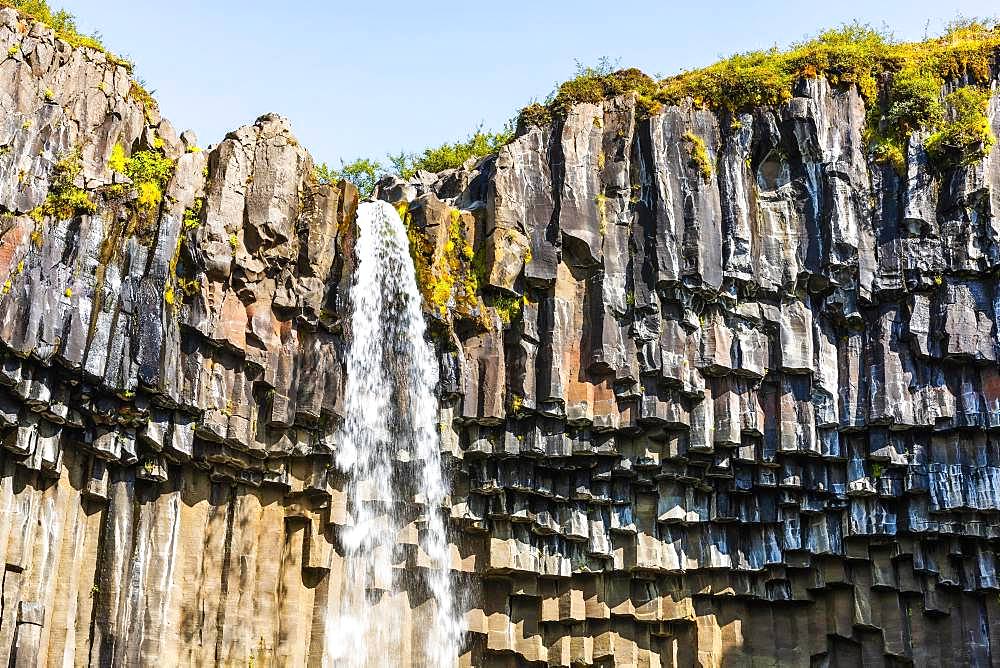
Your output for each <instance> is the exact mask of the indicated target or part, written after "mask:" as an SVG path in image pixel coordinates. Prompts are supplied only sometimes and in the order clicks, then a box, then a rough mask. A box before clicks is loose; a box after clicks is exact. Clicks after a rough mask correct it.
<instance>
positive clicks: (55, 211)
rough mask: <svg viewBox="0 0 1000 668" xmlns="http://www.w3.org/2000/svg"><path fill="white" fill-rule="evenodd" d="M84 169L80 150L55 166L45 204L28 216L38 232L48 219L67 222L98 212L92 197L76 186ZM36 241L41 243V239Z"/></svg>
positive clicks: (61, 159)
mask: <svg viewBox="0 0 1000 668" xmlns="http://www.w3.org/2000/svg"><path fill="white" fill-rule="evenodd" d="M82 169H83V165H82V163H81V155H80V149H79V148H77V149H74V150H72V151H70V152H69V153H66V154H65V155H63V156H62V157H61V158H60V159H59V161H58V162H56V164H55V165H54V166H53V168H52V178H51V185H50V187H49V192H48V194H47V195H46V197H45V202H43V203H42V205H41V206H40V207H38V208H36V209H34V210H32V211H30V212H29V214H28V215H30V216H31V217H32V219H33V220H34V221H35V223H36V231H37V232H39V233H40V227H39V226H40V224H41V222H42V221H43V220H44V219H45V218H46V217H51V218H58V219H60V220H67V219H69V218H73V217H74V216H77V215H81V214H88V213H94V212H95V211H96V210H97V205H96V204H94V201H93V200H92V199H91V198H90V195H89V194H88V193H87V192H86V191H85V190H83V189H82V188H78V187H77V186H76V185H75V184H74V182H75V181H76V179H77V177H78V176H79V175H80V172H81V171H82ZM35 241H36V242H40V241H41V239H40V238H38V239H35Z"/></svg>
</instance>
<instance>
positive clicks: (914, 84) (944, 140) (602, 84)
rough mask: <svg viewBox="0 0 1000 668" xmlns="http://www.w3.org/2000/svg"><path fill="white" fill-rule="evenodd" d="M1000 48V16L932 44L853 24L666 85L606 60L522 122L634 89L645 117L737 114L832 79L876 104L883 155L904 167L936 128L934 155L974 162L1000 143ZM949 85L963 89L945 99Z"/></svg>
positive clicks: (969, 22)
mask: <svg viewBox="0 0 1000 668" xmlns="http://www.w3.org/2000/svg"><path fill="white" fill-rule="evenodd" d="M998 50H1000V25H998V23H997V21H995V20H976V19H963V20H959V21H956V22H954V23H952V24H951V25H949V26H948V28H947V29H946V30H945V32H944V34H943V35H941V36H940V37H936V38H932V39H928V40H925V41H922V42H897V41H894V40H893V39H892V37H891V35H888V34H886V33H884V32H881V31H878V30H875V29H873V28H871V27H869V26H864V25H858V24H854V25H848V26H844V27H842V28H838V29H835V30H827V31H824V32H822V33H820V34H819V35H817V36H816V37H814V38H813V39H810V40H807V41H805V42H802V43H799V44H795V45H793V46H792V47H791V48H790V49H788V50H786V51H780V50H778V49H769V50H767V51H754V52H750V53H742V54H737V55H735V56H732V57H730V58H727V59H725V60H722V61H720V62H718V63H715V64H714V65H709V66H708V67H705V68H702V69H698V70H692V71H689V72H682V73H680V74H677V75H675V76H672V77H668V78H666V79H662V80H660V81H654V80H653V79H652V78H650V77H648V76H647V75H645V74H643V73H642V72H640V71H639V70H636V69H627V70H617V71H611V69H610V68H608V67H607V64H606V63H604V64H603V66H600V67H597V68H582V69H580V71H579V72H578V73H577V76H576V77H574V78H573V79H570V80H569V81H567V82H565V83H563V84H561V85H560V86H559V87H558V88H557V89H556V90H555V91H554V92H553V94H552V95H550V96H549V98H548V99H547V100H546V102H545V104H539V103H535V104H531V105H528V106H527V107H525V108H524V109H522V110H521V113H520V115H519V120H518V125H519V127H520V128H522V129H523V128H525V127H528V126H531V125H539V126H544V125H546V124H548V123H549V122H551V121H552V120H553V118H556V117H559V116H562V115H565V113H566V112H567V111H568V109H569V108H570V107H571V106H573V105H574V104H577V103H580V102H600V101H601V100H604V99H607V98H611V97H615V96H618V95H622V94H625V93H634V94H635V96H636V101H637V106H638V112H639V114H640V115H642V116H650V115H653V114H656V113H658V112H659V111H660V109H661V106H662V105H663V104H668V105H677V104H682V103H683V102H685V101H686V100H690V102H691V103H692V104H693V105H694V106H695V107H697V108H705V109H712V110H716V111H724V112H729V113H732V114H735V113H737V112H741V111H748V110H750V109H753V108H755V107H760V106H769V105H777V104H780V103H782V102H784V101H786V100H788V99H789V98H791V97H792V88H793V86H794V85H795V82H796V81H799V80H801V79H808V78H814V77H819V76H823V77H826V79H827V80H828V81H829V82H830V83H831V84H833V85H834V86H841V87H843V86H851V85H853V86H857V89H858V92H859V93H860V95H861V97H862V98H863V99H864V101H865V104H866V106H867V108H868V118H867V119H866V139H867V141H868V144H869V147H870V149H871V152H872V155H873V156H874V157H875V158H876V159H877V160H881V161H884V162H888V163H891V164H893V165H894V166H895V167H896V168H897V169H898V170H900V171H901V170H902V169H903V167H904V164H905V152H906V146H907V143H908V142H909V139H910V137H911V135H912V134H913V133H914V132H915V131H917V130H926V131H929V132H931V135H930V137H928V138H927V139H926V140H925V142H924V146H925V148H926V149H927V151H928V153H929V154H930V156H931V158H932V160H933V161H935V162H936V163H938V164H939V165H947V164H954V163H970V162H974V161H976V160H979V159H981V158H982V157H984V156H985V155H986V154H987V152H988V151H989V149H990V147H991V146H992V145H993V143H994V141H995V138H994V137H993V135H992V133H991V132H990V128H989V123H988V120H987V117H986V111H987V105H988V103H989V85H990V80H991V79H992V77H993V75H994V72H995V70H996V67H997V54H998ZM949 83H950V84H954V85H956V86H957V87H958V88H957V90H955V91H954V92H952V93H950V94H948V95H947V96H946V97H944V98H942V91H943V89H944V87H945V86H946V85H947V84H949Z"/></svg>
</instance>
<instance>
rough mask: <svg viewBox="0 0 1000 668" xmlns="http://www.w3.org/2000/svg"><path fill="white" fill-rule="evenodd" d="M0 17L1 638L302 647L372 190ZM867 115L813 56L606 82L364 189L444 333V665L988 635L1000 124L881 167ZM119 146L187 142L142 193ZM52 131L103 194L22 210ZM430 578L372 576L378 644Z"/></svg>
mask: <svg viewBox="0 0 1000 668" xmlns="http://www.w3.org/2000/svg"><path fill="white" fill-rule="evenodd" d="M0 49H3V52H5V53H7V54H8V56H7V57H6V59H5V60H3V61H2V62H0V146H2V148H0V207H2V211H3V212H4V214H3V216H2V217H0V223H2V224H0V282H2V283H3V289H2V294H0V385H2V388H0V427H2V430H0V438H2V444H3V450H2V453H0V470H2V473H0V555H2V557H3V562H2V563H3V565H4V571H3V576H2V605H0V654H2V655H4V656H7V657H8V658H9V662H10V663H11V664H12V665H17V666H28V665H57V664H58V665H98V666H104V665H156V664H161V665H237V664H247V665H256V666H262V665H282V666H284V665H320V664H322V662H323V656H324V643H325V627H324V620H325V617H326V610H327V609H328V607H329V606H330V605H331V601H333V600H335V598H336V597H337V596H338V591H339V583H340V582H341V581H342V570H343V561H342V558H341V548H340V545H339V536H340V531H341V529H342V527H344V526H346V525H348V524H349V523H350V522H351V518H350V517H348V516H347V513H346V510H345V509H346V507H347V504H346V499H345V497H344V489H345V488H346V485H345V480H344V478H343V474H342V473H341V472H339V471H338V470H337V469H336V468H335V467H334V466H333V461H334V459H333V454H334V453H335V452H336V448H337V434H338V433H337V430H338V426H339V425H340V423H341V421H342V418H343V414H342V398H343V385H344V381H345V378H344V370H343V362H344V346H345V344H346V341H347V337H348V336H349V333H345V332H344V328H343V326H344V324H345V323H346V322H347V320H348V316H349V314H350V309H351V305H350V303H349V299H348V286H349V284H350V280H351V277H352V267H353V262H354V259H353V252H352V251H353V238H354V229H355V228H354V222H355V211H356V206H357V202H358V193H357V191H356V190H355V189H354V188H353V186H351V185H349V184H346V183H341V184H339V185H319V184H317V183H316V182H315V179H314V177H313V175H312V174H313V168H312V162H311V159H310V157H309V156H308V154H307V153H306V151H305V150H304V149H303V148H302V147H300V146H299V145H298V143H297V142H296V141H295V139H294V138H293V136H292V135H291V133H290V131H289V128H288V125H287V122H286V121H284V120H283V119H281V118H280V117H277V116H273V115H268V116H264V117H261V118H260V119H258V121H257V122H256V123H255V124H253V125H252V126H247V127H243V128H240V129H239V130H237V131H235V132H233V133H231V134H229V135H228V136H227V137H226V138H225V139H224V140H223V141H222V142H221V143H220V144H218V145H217V146H214V147H212V148H211V149H209V150H206V151H200V150H197V147H196V146H195V142H194V139H193V137H191V136H190V135H189V134H182V135H180V136H178V134H177V133H176V132H175V131H174V130H173V129H172V127H171V126H170V125H169V123H168V122H167V121H166V120H163V119H161V118H160V117H159V114H158V113H157V112H156V110H155V107H151V106H150V105H149V104H148V103H144V101H143V100H142V98H141V96H139V95H136V93H135V90H134V88H133V85H132V83H131V81H130V79H129V76H128V72H127V71H125V69H124V68H123V67H122V66H120V65H118V64H116V63H115V62H112V61H108V60H107V59H106V58H104V57H103V56H102V55H101V54H98V53H96V52H93V51H89V50H85V49H77V50H73V49H71V48H70V47H69V45H68V44H66V43H64V42H62V41H60V40H58V39H56V38H55V37H54V36H53V34H52V33H51V31H50V30H48V29H47V28H45V27H44V26H42V25H40V24H34V25H32V24H30V23H26V22H25V21H23V20H22V19H20V18H19V17H18V16H17V14H16V13H14V12H13V11H12V10H3V11H0ZM998 100H1000V98H998V97H996V96H995V97H994V98H993V101H992V103H991V108H990V119H991V122H992V124H993V128H994V134H1000V101H998ZM864 122H865V108H864V104H863V102H862V100H861V98H860V97H859V96H858V94H857V92H856V90H855V89H854V88H851V87H849V88H833V87H831V86H830V85H828V84H827V82H826V81H825V80H824V79H811V80H805V81H803V82H800V84H799V85H798V87H797V89H796V91H795V96H794V97H793V98H792V99H791V100H789V101H788V102H787V103H785V104H783V105H781V106H780V107H777V108H760V109H758V110H755V111H754V112H753V113H747V114H744V115H741V116H739V117H736V118H731V117H728V116H727V117H726V118H722V117H720V116H717V115H715V114H713V113H711V112H709V111H705V110H700V109H694V108H691V107H671V108H668V109H665V110H663V111H662V112H661V113H659V114H657V115H655V116H653V117H652V118H639V117H638V116H637V113H636V107H635V103H634V100H633V99H632V98H631V97H629V96H625V97H621V98H616V99H612V100H608V101H605V102H603V103H599V104H581V105H578V106H576V107H575V108H573V109H572V110H571V111H570V113H569V114H568V115H567V116H566V118H565V119H564V120H560V121H557V122H556V123H554V124H553V125H552V126H549V127H545V128H539V127H532V128H528V129H527V130H526V131H525V132H523V133H522V134H521V135H520V136H519V137H518V138H517V139H516V140H515V141H513V142H512V143H511V144H509V145H507V146H505V147H504V148H503V149H501V150H500V152H499V155H497V156H496V157H495V158H490V159H487V160H485V161H482V162H480V163H478V164H475V165H468V167H467V168H465V169H461V170H455V171H450V172H446V173H442V174H437V175H433V174H424V173H422V174H420V175H419V178H417V179H415V180H414V181H413V182H412V183H408V184H402V183H388V182H386V183H383V184H381V185H380V190H379V192H380V193H381V196H382V197H384V198H386V199H389V200H391V201H393V202H394V203H396V204H397V205H398V206H399V208H400V210H402V211H404V212H405V218H406V220H407V223H408V225H409V229H410V233H411V242H412V247H413V253H414V259H415V263H416V268H417V271H418V277H423V280H424V285H423V286H422V287H423V288H424V290H425V296H426V297H427V304H428V309H427V317H428V318H429V320H430V321H431V325H432V330H433V331H434V332H435V345H436V349H437V353H438V358H439V360H440V368H441V373H440V377H441V383H440V388H439V392H440V397H441V414H440V423H441V432H442V449H443V451H444V452H445V453H446V454H447V457H448V459H449V462H450V472H451V484H452V496H451V499H450V506H449V507H450V515H451V529H452V539H453V546H452V547H453V569H454V572H455V577H456V578H457V579H458V581H459V582H460V584H461V586H460V588H461V589H462V590H463V591H465V592H467V596H466V598H465V600H464V601H463V602H462V604H463V606H464V610H466V611H467V614H466V619H467V622H468V626H469V629H468V630H469V633H468V636H467V642H466V648H465V651H464V654H463V656H462V657H461V663H462V664H463V665H477V666H478V665H503V666H514V665H524V664H536V663H537V664H548V665H557V666H559V665H561V666H569V665H602V666H608V665H623V666H633V665H634V666H661V665H663V666H668V665H677V666H688V665H700V666H721V665H741V666H742V665H749V664H754V665H757V664H760V665H782V666H784V665H796V666H799V665H801V666H812V665H816V666H841V665H844V666H847V665H859V664H862V663H863V664H864V665H902V664H908V663H911V662H912V663H914V664H916V665H925V666H932V665H940V664H942V663H945V662H955V663H956V664H968V665H991V664H1000V602H998V601H1000V599H998V596H997V591H998V590H1000V582H998V579H997V572H996V569H997V563H996V558H997V557H996V547H997V540H998V538H1000V441H998V440H997V436H996V434H997V430H998V428H1000V368H998V365H997V354H998V350H1000V331H998V317H1000V314H998V310H1000V302H998V298H1000V292H998V287H997V281H996V278H995V276H996V272H997V270H998V269H1000V222H998V220H1000V219H998V215H1000V149H998V148H994V149H993V152H992V154H991V155H990V156H988V157H987V158H986V159H985V160H983V161H981V162H979V163H977V164H973V165H968V166H958V167H953V168H949V169H947V170H944V171H937V170H935V169H934V168H932V166H931V165H930V164H929V163H928V160H927V157H926V155H924V153H923V149H922V148H921V145H920V143H919V141H918V140H917V139H915V140H914V141H913V142H911V146H910V150H909V152H908V155H907V165H906V170H905V174H902V175H900V174H897V173H896V171H894V169H893V168H892V167H888V166H882V165H878V164H875V163H874V162H872V161H871V160H869V158H868V156H867V155H866V151H865V145H864V142H863V139H862V133H863V130H864ZM692 137H694V138H698V139H700V141H701V142H703V143H704V150H705V152H706V153H707V158H708V164H709V166H710V168H711V169H710V170H704V169H702V168H701V166H700V165H699V161H698V160H697V159H696V157H697V156H696V151H697V150H699V148H698V145H696V143H695V142H694V141H693V140H692ZM116 147H121V149H116ZM119 150H123V151H124V153H125V154H126V155H128V156H134V155H136V154H138V153H140V152H143V151H150V152H155V153H157V154H160V155H162V156H163V157H166V158H169V159H171V160H173V161H174V163H173V168H172V171H171V176H170V178H169V181H167V182H166V184H165V187H164V189H163V197H162V201H161V202H159V203H158V204H157V205H156V206H155V208H153V209H152V210H149V209H148V208H143V207H141V206H139V205H137V201H138V199H137V197H139V198H140V199H141V195H142V193H141V192H136V191H137V190H142V189H141V188H139V187H138V186H139V185H140V184H138V183H131V184H130V183H129V179H128V178H127V177H126V176H125V175H124V174H122V173H120V171H118V170H115V169H113V168H112V166H113V165H114V163H115V155H116V151H119ZM67 156H74V160H75V161H76V164H77V167H78V170H75V173H74V175H73V184H72V185H73V187H74V188H78V189H80V190H81V191H82V192H84V193H86V194H88V195H89V196H90V197H91V200H92V202H93V204H94V206H93V210H92V211H86V212H80V211H77V212H76V213H74V214H73V215H68V216H63V215H59V214H58V212H56V213H53V212H52V211H50V210H48V209H46V207H45V206H44V204H45V202H46V201H47V197H48V196H49V195H50V194H51V193H52V192H53V189H54V188H58V187H63V186H59V185H58V178H59V175H60V174H61V173H64V172H65V169H64V167H61V166H60V165H65V160H66V159H67ZM420 501H421V500H420V499H419V498H414V497H413V496H412V495H408V494H406V493H405V492H404V491H402V490H401V496H400V498H399V499H397V502H398V503H402V504H406V505H408V506H411V507H412V508H413V512H412V513H411V516H412V517H413V520H412V523H411V524H410V526H409V527H408V528H407V530H406V531H404V532H403V534H401V538H400V542H401V543H402V549H401V550H400V552H401V555H402V559H403V561H401V562H400V564H399V567H400V569H401V570H402V569H412V570H413V571H414V572H417V571H419V570H420V569H421V568H423V567H425V566H426V557H425V555H422V554H421V552H420V550H419V549H418V541H417V539H416V537H417V536H418V535H419V534H420V532H421V531H422V530H423V529H424V524H423V522H422V520H421V518H420V515H421V513H422V512H423V510H422V509H421V505H420ZM426 600H427V595H426V592H423V593H421V592H420V591H419V588H412V587H411V588H410V589H408V590H407V591H406V592H405V594H404V595H402V596H400V597H399V598H398V599H397V600H393V601H383V602H382V603H380V605H398V606H404V607H406V608H407V609H409V610H411V611H412V615H411V617H410V618H411V619H412V627H411V628H408V629H404V630H403V632H404V634H408V636H409V637H410V638H411V641H410V642H411V643H412V647H413V653H412V656H407V657H401V658H400V661H401V663H420V661H419V656H420V643H421V637H422V633H421V627H422V625H426V623H427V620H428V619H430V617H429V616H428V615H429V613H428V611H427V609H426V608H427V605H426Z"/></svg>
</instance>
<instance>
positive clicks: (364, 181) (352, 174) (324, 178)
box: [316, 158, 387, 197]
mask: <svg viewBox="0 0 1000 668" xmlns="http://www.w3.org/2000/svg"><path fill="white" fill-rule="evenodd" d="M386 174H387V172H386V170H385V168H384V167H383V166H382V163H380V162H378V161H377V160H371V159H369V158H358V159H357V160H354V161H352V162H348V163H345V162H344V161H343V160H341V161H340V169H334V168H332V167H330V166H329V165H327V164H326V163H325V162H324V163H322V164H320V165H317V166H316V180H317V181H319V182H320V183H337V182H338V181H341V180H344V181H349V182H350V183H353V184H354V185H356V186H357V187H358V191H359V192H360V193H361V196H362V197H369V196H370V195H371V194H372V191H374V190H375V184H376V183H377V182H378V180H379V179H380V178H382V177H383V176H385V175H386Z"/></svg>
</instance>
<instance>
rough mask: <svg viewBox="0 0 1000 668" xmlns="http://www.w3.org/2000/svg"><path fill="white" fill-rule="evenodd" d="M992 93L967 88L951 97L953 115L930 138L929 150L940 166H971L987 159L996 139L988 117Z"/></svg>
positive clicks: (927, 143)
mask: <svg viewBox="0 0 1000 668" xmlns="http://www.w3.org/2000/svg"><path fill="white" fill-rule="evenodd" d="M989 101H990V96H989V92H988V91H986V90H983V89H981V88H977V87H973V86H966V87H964V88H959V89H958V90H956V91H955V92H953V93H951V94H950V95H948V97H947V98H946V102H947V103H948V105H949V107H950V108H951V112H952V113H951V115H950V117H949V119H948V121H947V122H945V123H944V124H943V125H942V126H941V128H940V129H939V130H937V131H936V132H935V133H934V134H932V135H931V136H930V137H928V138H927V141H926V143H925V147H926V149H927V153H928V155H929V156H930V158H931V160H933V161H934V162H935V163H937V164H939V165H945V164H952V163H961V164H969V163H973V162H977V161H979V160H981V159H983V158H985V157H986V156H987V155H988V154H989V151H990V148H992V146H993V143H994V142H995V138H994V137H993V133H992V132H991V131H990V124H989V119H988V118H987V116H986V112H987V108H988V106H989Z"/></svg>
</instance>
